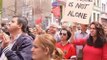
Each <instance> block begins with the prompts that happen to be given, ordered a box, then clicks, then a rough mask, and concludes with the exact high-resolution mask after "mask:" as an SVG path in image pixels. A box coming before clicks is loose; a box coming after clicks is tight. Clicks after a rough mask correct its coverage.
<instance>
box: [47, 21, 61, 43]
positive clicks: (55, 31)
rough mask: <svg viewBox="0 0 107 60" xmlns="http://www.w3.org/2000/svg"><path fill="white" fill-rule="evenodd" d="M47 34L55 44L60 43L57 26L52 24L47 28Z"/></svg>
mask: <svg viewBox="0 0 107 60" xmlns="http://www.w3.org/2000/svg"><path fill="white" fill-rule="evenodd" d="M49 34H51V35H52V36H53V37H54V38H55V40H56V41H57V42H59V41H60V36H59V31H58V26H57V24H55V23H53V24H51V25H50V26H49Z"/></svg>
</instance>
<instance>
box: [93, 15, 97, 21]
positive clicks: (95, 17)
mask: <svg viewBox="0 0 107 60" xmlns="http://www.w3.org/2000/svg"><path fill="white" fill-rule="evenodd" d="M95 18H96V17H95V13H93V21H95Z"/></svg>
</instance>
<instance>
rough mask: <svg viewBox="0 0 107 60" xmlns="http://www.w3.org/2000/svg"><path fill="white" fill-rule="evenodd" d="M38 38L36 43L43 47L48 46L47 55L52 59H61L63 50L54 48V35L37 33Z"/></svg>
mask: <svg viewBox="0 0 107 60" xmlns="http://www.w3.org/2000/svg"><path fill="white" fill-rule="evenodd" d="M37 38H38V43H37V44H38V45H39V46H40V47H41V48H43V49H45V48H46V47H48V49H49V55H50V56H51V57H52V58H53V59H54V60H56V59H58V60H60V59H62V58H63V55H64V54H63V51H62V50H61V49H59V48H56V46H55V44H56V40H55V39H54V37H53V36H52V35H50V34H41V35H37Z"/></svg>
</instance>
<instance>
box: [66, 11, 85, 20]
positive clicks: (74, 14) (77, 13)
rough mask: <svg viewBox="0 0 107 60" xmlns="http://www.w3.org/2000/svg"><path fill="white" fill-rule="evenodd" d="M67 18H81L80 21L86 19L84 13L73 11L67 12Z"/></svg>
mask: <svg viewBox="0 0 107 60" xmlns="http://www.w3.org/2000/svg"><path fill="white" fill-rule="evenodd" d="M67 16H72V17H78V18H81V19H86V18H87V14H86V13H81V12H74V11H69V13H68V14H67Z"/></svg>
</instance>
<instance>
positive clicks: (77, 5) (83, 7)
mask: <svg viewBox="0 0 107 60" xmlns="http://www.w3.org/2000/svg"><path fill="white" fill-rule="evenodd" d="M87 6H89V4H82V3H77V4H76V6H75V8H78V9H86V7H87Z"/></svg>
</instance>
